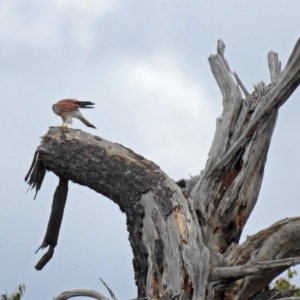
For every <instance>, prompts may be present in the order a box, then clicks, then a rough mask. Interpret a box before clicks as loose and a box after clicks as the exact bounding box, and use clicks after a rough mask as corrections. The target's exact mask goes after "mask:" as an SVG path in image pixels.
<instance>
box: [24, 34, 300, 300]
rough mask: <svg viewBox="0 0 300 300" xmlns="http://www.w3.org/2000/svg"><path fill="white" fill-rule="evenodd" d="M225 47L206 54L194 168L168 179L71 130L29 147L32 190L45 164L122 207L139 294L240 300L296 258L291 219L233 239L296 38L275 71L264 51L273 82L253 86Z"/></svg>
mask: <svg viewBox="0 0 300 300" xmlns="http://www.w3.org/2000/svg"><path fill="white" fill-rule="evenodd" d="M224 49H225V45H224V43H223V42H222V41H218V49H217V54H216V55H211V56H210V57H209V63H210V65H211V69H212V73H213V75H214V76H215V79H216V81H217V83H218V85H219V88H220V90H221V93H222V96H223V112H222V115H221V117H220V118H218V119H217V130H216V134H215V137H214V140H213V143H212V146H211V149H210V152H209V158H208V161H207V163H206V166H205V169H204V170H203V171H202V172H201V174H200V175H197V176H195V177H193V178H191V179H189V180H185V179H183V180H180V181H179V182H177V183H175V182H174V181H173V180H172V179H171V178H169V177H168V175H167V174H165V173H164V172H163V171H162V170H161V169H160V168H159V167H158V166H157V165H155V164H154V163H153V162H151V161H148V160H146V159H145V158H144V157H142V156H141V155H138V154H136V153H134V152H133V151H132V150H130V149H128V148H125V147H123V146H122V145H119V144H114V143H112V142H109V141H107V140H104V139H102V138H100V137H97V136H93V135H91V134H87V133H85V132H82V131H80V130H75V129H66V130H62V129H60V128H50V130H49V131H48V133H47V134H46V135H45V136H44V137H43V138H42V141H41V145H40V146H39V147H38V149H37V152H38V160H36V161H35V164H33V167H32V168H31V170H30V172H31V174H33V175H32V176H31V177H30V180H29V183H30V184H31V186H32V187H35V188H36V190H37V191H38V189H39V188H40V187H41V184H42V181H43V176H44V173H45V170H48V171H52V172H53V173H55V174H56V175H57V176H58V177H59V178H61V179H64V180H71V181H73V182H75V183H78V184H81V185H84V186H87V187H89V188H91V189H93V190H94V191H96V192H97V193H101V194H103V195H104V196H107V197H108V198H110V199H111V200H112V201H114V202H115V203H116V204H117V205H118V206H119V207H120V209H121V210H122V211H123V212H124V213H125V214H126V216H127V228H128V232H129V241H130V244H131V247H132V251H133V255H134V261H133V266H134V271H135V280H136V284H137V288H138V297H139V298H142V297H149V298H151V299H176V298H177V299H182V300H183V299H193V300H199V299H207V300H208V299H227V300H230V299H236V300H237V299H241V300H247V299H251V297H253V296H255V295H256V294H257V293H258V292H260V291H261V290H262V289H263V288H264V287H265V286H267V285H268V284H269V283H270V282H271V280H272V279H273V278H275V277H276V276H277V275H278V274H280V273H281V272H283V271H284V270H286V269H287V268H288V267H290V266H291V265H294V264H297V263H299V262H300V259H299V256H300V253H299V251H298V249H300V248H299V245H298V243H299V241H300V239H299V233H298V232H299V228H298V227H299V226H300V219H299V218H293V219H286V220H282V221H280V222H277V223H276V224H274V225H273V226H271V227H269V228H267V229H265V230H264V231H261V232H259V233H257V234H256V235H254V236H252V237H249V238H248V240H247V241H246V242H245V243H243V244H242V245H239V246H237V244H238V242H239V238H240V236H241V233H242V230H243V228H244V226H245V223H246V222H247V220H248V218H249V216H250V214H251V211H252V210H253V208H254V206H255V204H256V201H257V197H258V194H259V190H260V186H261V182H262V179H263V173H264V166H265V162H266V158H267V153H268V149H269V146H270V142H271V137H272V133H273V130H274V127H275V124H276V119H277V115H278V110H279V108H280V106H281V105H282V104H283V103H284V102H285V101H286V100H287V99H288V98H289V96H290V95H291V94H292V93H293V91H294V90H295V89H296V88H297V87H298V85H299V79H300V41H299V40H298V42H297V44H296V46H295V48H294V50H293V52H292V54H291V56H290V59H289V61H288V63H287V65H286V67H285V69H284V70H283V71H282V72H281V63H280V62H279V60H278V56H277V54H276V53H274V52H270V53H269V55H268V62H269V68H270V74H271V81H272V83H271V84H269V85H265V84H264V83H261V84H258V85H256V86H255V87H254V88H255V89H254V92H253V93H252V94H250V93H248V91H247V90H246V88H245V87H244V85H243V84H242V81H241V80H240V78H239V77H238V75H237V74H236V73H232V72H231V71H230V69H229V65H228V63H227V61H226V60H225V58H224ZM235 81H236V82H235ZM242 92H243V93H244V95H245V98H243V95H242ZM43 172H44V173H43ZM38 174H40V175H38ZM28 178H29V175H28V176H27V179H28ZM288 258H292V259H290V260H288Z"/></svg>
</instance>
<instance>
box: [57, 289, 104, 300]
mask: <svg viewBox="0 0 300 300" xmlns="http://www.w3.org/2000/svg"><path fill="white" fill-rule="evenodd" d="M75 297H89V298H94V299H97V300H109V299H108V298H106V297H105V296H103V295H102V294H101V293H98V292H96V291H91V290H83V289H82V290H72V291H67V292H63V293H61V294H60V295H59V296H57V297H54V299H53V300H67V299H71V298H75Z"/></svg>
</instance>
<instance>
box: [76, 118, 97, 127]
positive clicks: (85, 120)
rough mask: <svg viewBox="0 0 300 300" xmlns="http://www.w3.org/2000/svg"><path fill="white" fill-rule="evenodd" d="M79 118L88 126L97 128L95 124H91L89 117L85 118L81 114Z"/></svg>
mask: <svg viewBox="0 0 300 300" xmlns="http://www.w3.org/2000/svg"><path fill="white" fill-rule="evenodd" d="M78 119H79V120H80V121H81V122H82V123H84V124H85V125H86V126H88V127H92V128H95V129H96V127H95V126H94V125H93V124H91V123H90V122H89V121H88V120H87V119H85V118H84V117H83V116H82V115H81V116H78Z"/></svg>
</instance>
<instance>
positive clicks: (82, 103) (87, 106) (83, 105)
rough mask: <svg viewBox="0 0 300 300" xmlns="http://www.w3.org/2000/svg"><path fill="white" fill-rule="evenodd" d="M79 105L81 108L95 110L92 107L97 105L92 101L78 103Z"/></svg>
mask: <svg viewBox="0 0 300 300" xmlns="http://www.w3.org/2000/svg"><path fill="white" fill-rule="evenodd" d="M77 104H78V105H79V108H95V107H93V106H92V105H95V103H93V102H90V101H78V102H77Z"/></svg>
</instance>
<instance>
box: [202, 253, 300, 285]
mask: <svg viewBox="0 0 300 300" xmlns="http://www.w3.org/2000/svg"><path fill="white" fill-rule="evenodd" d="M299 263H300V257H294V258H287V259H280V260H272V261H264V262H250V263H248V264H246V265H241V266H233V267H221V268H216V267H215V268H212V269H211V270H210V273H209V277H208V280H209V281H212V282H214V281H219V280H224V279H229V280H233V279H240V278H244V277H246V276H250V275H259V274H260V273H261V272H262V271H266V270H271V269H272V270H276V269H280V271H281V269H282V267H286V268H289V267H291V266H295V265H297V264H299Z"/></svg>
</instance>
